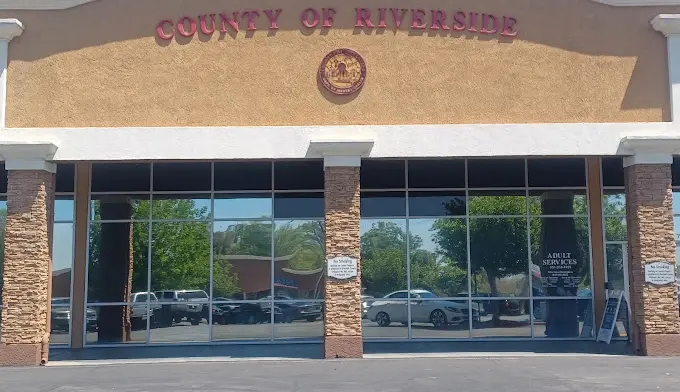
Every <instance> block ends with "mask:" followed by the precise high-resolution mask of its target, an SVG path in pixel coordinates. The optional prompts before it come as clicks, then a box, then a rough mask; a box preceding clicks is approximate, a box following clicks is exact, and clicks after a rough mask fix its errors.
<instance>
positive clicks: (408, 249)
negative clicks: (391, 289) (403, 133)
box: [404, 160, 412, 339]
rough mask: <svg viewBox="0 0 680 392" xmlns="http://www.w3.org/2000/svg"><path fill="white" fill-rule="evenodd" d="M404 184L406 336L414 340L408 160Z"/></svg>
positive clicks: (405, 165) (405, 161) (405, 166)
mask: <svg viewBox="0 0 680 392" xmlns="http://www.w3.org/2000/svg"><path fill="white" fill-rule="evenodd" d="M404 184H405V185H406V189H405V195H404V197H405V198H404V202H405V203H406V205H405V206H404V207H405V208H406V209H405V215H406V290H407V291H406V298H407V301H406V321H407V322H408V324H407V325H406V336H407V337H408V339H412V327H411V241H410V239H411V229H410V225H409V221H410V219H409V208H408V160H404Z"/></svg>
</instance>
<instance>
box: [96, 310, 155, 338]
mask: <svg viewBox="0 0 680 392" xmlns="http://www.w3.org/2000/svg"><path fill="white" fill-rule="evenodd" d="M148 309H149V308H148V307H147V306H146V304H145V303H135V304H132V305H113V306H92V307H88V310H87V335H86V343H87V344H88V345H89V344H120V343H144V342H145V341H146V319H147V318H148V314H149V312H148Z"/></svg>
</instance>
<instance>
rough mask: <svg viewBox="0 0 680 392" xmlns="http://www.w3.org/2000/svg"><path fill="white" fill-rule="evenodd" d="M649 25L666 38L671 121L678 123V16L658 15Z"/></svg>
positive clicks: (679, 97)
mask: <svg viewBox="0 0 680 392" xmlns="http://www.w3.org/2000/svg"><path fill="white" fill-rule="evenodd" d="M651 24H652V27H653V28H654V30H656V31H658V32H660V33H662V34H663V35H664V36H666V45H667V50H668V85H669V89H670V98H671V102H670V104H671V120H672V121H674V122H677V121H680V14H659V15H657V16H656V17H654V19H652V21H651Z"/></svg>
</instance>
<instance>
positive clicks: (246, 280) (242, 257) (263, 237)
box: [213, 221, 272, 301]
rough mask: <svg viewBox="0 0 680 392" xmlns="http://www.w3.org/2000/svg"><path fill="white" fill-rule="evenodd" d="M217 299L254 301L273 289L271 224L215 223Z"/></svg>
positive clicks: (214, 283) (214, 272) (215, 296)
mask: <svg viewBox="0 0 680 392" xmlns="http://www.w3.org/2000/svg"><path fill="white" fill-rule="evenodd" d="M213 230H214V231H213V259H214V265H213V296H214V300H216V301H218V300H238V299H241V300H254V299H259V298H261V297H266V296H268V295H269V294H270V290H271V261H272V258H271V249H272V225H271V223H269V221H267V222H258V221H254V222H247V221H225V222H215V223H214V229H213Z"/></svg>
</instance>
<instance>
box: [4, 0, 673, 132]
mask: <svg viewBox="0 0 680 392" xmlns="http://www.w3.org/2000/svg"><path fill="white" fill-rule="evenodd" d="M310 6H313V4H310V3H309V2H305V1H302V0H291V1H289V2H286V3H285V4H280V3H278V2H274V1H273V0H254V1H253V2H249V3H248V4H247V8H248V9H257V10H264V9H277V8H279V7H280V8H282V9H283V12H282V13H281V15H280V16H279V19H278V25H279V29H278V30H272V31H268V29H267V27H268V20H267V18H266V16H265V15H264V13H263V12H260V14H261V16H260V17H259V18H257V19H256V21H255V25H256V26H257V28H258V30H257V31H254V32H253V31H250V32H247V31H245V24H244V20H243V19H242V20H241V22H242V24H241V31H240V32H239V33H231V31H230V32H228V33H224V34H219V33H215V34H213V35H211V36H207V35H204V34H202V33H197V35H195V36H194V37H192V38H183V37H179V36H176V38H174V39H172V40H170V41H163V40H160V39H157V38H156V37H155V26H156V24H157V23H158V22H159V21H160V20H163V19H167V18H170V19H173V20H174V21H175V22H176V21H177V20H178V19H179V17H181V16H184V15H187V16H192V17H194V18H197V17H198V15H202V14H206V13H219V12H221V11H226V12H228V13H231V12H233V11H243V10H245V9H246V8H244V7H246V4H245V3H235V2H224V1H218V0H206V1H201V2H186V1H182V0H168V1H163V2H157V1H152V0H119V1H99V2H93V3H90V4H85V5H82V6H79V7H76V8H72V9H67V10H61V11H6V12H0V17H16V18H19V19H20V20H22V21H23V22H24V24H25V26H26V29H25V31H24V33H23V34H22V35H21V36H20V37H17V38H15V39H14V40H13V41H12V42H11V43H10V51H9V57H10V64H9V80H8V90H7V99H8V106H7V125H8V126H9V127H67V126H74V127H81V126H95V127H99V126H102V127H104V126H112V127H115V126H118V127H119V126H173V125H182V126H209V125H215V126H218V125H219V126H229V125H335V124H417V123H420V124H422V123H432V124H437V123H447V124H451V123H454V124H455V123H458V124H462V123H472V124H477V123H532V122H539V123H542V122H627V121H633V122H635V121H662V120H668V119H669V116H668V107H669V103H668V102H669V93H668V76H667V75H668V73H667V61H666V42H665V38H664V37H663V36H662V35H661V34H660V33H658V32H655V31H654V30H653V29H652V27H651V26H650V24H649V22H650V20H651V19H652V18H653V17H654V16H656V15H657V14H659V13H677V12H680V7H611V6H607V5H603V4H598V3H595V2H592V1H590V0H551V1H545V0H516V1H512V2H507V1H501V0H479V1H477V0H461V1H458V2H456V3H455V5H454V4H452V3H450V2H446V1H444V0H424V1H418V2H417V3H416V2H411V3H404V2H396V1H395V0H389V1H387V2H385V3H381V4H380V5H372V4H367V3H365V2H361V1H359V0H350V1H349V2H330V3H325V4H323V5H321V4H320V5H318V8H321V7H334V8H335V9H336V11H337V14H336V15H335V16H334V24H333V27H332V28H331V29H327V30H325V29H324V30H322V29H320V28H317V29H306V28H304V27H302V25H301V23H300V14H301V12H302V10H304V9H306V8H307V7H310ZM378 6H380V7H387V8H389V7H398V8H413V7H420V8H422V9H424V10H426V12H427V13H428V17H426V20H427V19H428V18H429V10H431V9H442V10H446V11H447V12H448V13H449V15H451V14H452V13H453V12H455V11H458V10H462V11H465V12H472V11H475V12H480V13H482V12H488V13H491V14H494V15H496V16H499V17H501V16H503V15H506V16H513V17H515V18H516V19H517V21H518V23H517V28H518V31H519V35H518V37H517V38H516V39H514V40H513V39H508V38H501V37H499V36H498V35H489V36H485V35H480V34H478V33H470V32H467V31H465V32H463V33H458V32H456V33H453V32H451V31H449V32H447V33H444V32H442V31H439V32H436V31H433V30H429V29H428V30H409V29H408V26H409V25H410V22H411V19H410V18H411V16H410V14H409V15H406V17H405V18H404V24H403V25H402V28H401V29H399V30H395V29H393V28H392V27H388V28H387V29H363V30H362V29H356V28H355V27H354V23H355V8H356V7H371V9H372V10H373V12H374V15H373V19H374V23H375V24H377V16H376V15H375V14H376V13H377V8H378ZM388 14H389V13H388ZM613 21H615V23H614V22H613ZM390 23H391V22H390V19H389V17H388V25H389V26H391V25H390ZM199 30H200V28H199ZM341 47H349V48H352V49H354V50H356V51H357V52H359V53H360V54H361V55H362V56H363V57H364V59H365V61H366V64H367V80H366V83H365V85H364V87H363V89H362V91H361V92H359V93H358V94H355V95H352V96H334V95H332V94H330V93H329V92H327V91H326V90H325V89H324V88H323V87H322V86H320V84H319V83H318V82H317V69H318V66H319V64H320V62H321V60H322V59H323V57H324V56H325V55H326V54H327V53H328V52H330V51H331V50H333V49H336V48H341Z"/></svg>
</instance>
